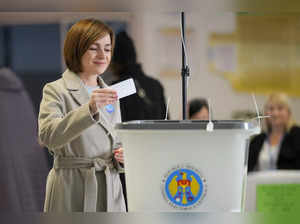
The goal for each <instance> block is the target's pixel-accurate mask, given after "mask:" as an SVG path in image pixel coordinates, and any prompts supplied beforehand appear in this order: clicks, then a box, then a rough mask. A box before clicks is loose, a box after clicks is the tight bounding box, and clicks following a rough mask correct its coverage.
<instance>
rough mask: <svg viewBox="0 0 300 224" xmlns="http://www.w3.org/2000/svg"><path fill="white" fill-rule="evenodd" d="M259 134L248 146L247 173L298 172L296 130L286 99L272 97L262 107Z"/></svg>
mask: <svg viewBox="0 0 300 224" xmlns="http://www.w3.org/2000/svg"><path fill="white" fill-rule="evenodd" d="M264 111H265V115H269V116H270V117H268V118H266V119H265V127H264V131H263V133H261V134H259V135H257V136H255V137H254V138H253V139H252V140H251V143H250V148H249V161H248V171H262V170H276V169H294V170H295V169H300V128H299V127H298V126H297V125H296V124H295V122H294V121H293V118H292V111H291V106H290V103H289V99H288V97H287V96H286V95H285V94H282V93H274V94H271V95H270V96H269V98H268V99H267V101H266V103H265V106H264Z"/></svg>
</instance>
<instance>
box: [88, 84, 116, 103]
mask: <svg viewBox="0 0 300 224" xmlns="http://www.w3.org/2000/svg"><path fill="white" fill-rule="evenodd" d="M117 100H118V95H117V92H116V91H115V90H112V89H108V88H106V89H97V90H94V91H93V93H92V96H91V101H92V103H95V104H96V105H97V106H98V107H101V106H105V105H107V104H113V103H115V102H116V101H117Z"/></svg>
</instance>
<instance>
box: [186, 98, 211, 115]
mask: <svg viewBox="0 0 300 224" xmlns="http://www.w3.org/2000/svg"><path fill="white" fill-rule="evenodd" d="M188 116H189V119H190V120H208V119H209V110H208V103H207V100H206V99H203V98H197V99H193V100H191V101H190V102H189V104H188Z"/></svg>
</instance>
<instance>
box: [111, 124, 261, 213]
mask: <svg viewBox="0 0 300 224" xmlns="http://www.w3.org/2000/svg"><path fill="white" fill-rule="evenodd" d="M207 125H208V121H190V120H182V121H179V120H172V121H168V120H153V121H131V122H124V123H119V124H117V125H116V129H117V132H118V135H119V136H120V138H121V141H122V143H123V147H124V153H125V164H124V165H125V178H126V185H127V197H128V210H129V211H134V212H135V211H139V212H140V211H147V212H148V211H150V212H171V211H175V212H178V211H188V212H192V211H196V212H197V211H201V212H202V211H203V212H240V211H243V209H244V199H245V184H246V178H247V161H248V146H249V138H250V136H251V135H253V134H257V133H259V132H260V127H259V126H257V125H255V124H254V123H249V122H244V121H240V120H216V121H213V129H212V130H209V131H208V129H207V127H208V126H207Z"/></svg>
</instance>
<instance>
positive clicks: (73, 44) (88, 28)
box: [64, 19, 115, 73]
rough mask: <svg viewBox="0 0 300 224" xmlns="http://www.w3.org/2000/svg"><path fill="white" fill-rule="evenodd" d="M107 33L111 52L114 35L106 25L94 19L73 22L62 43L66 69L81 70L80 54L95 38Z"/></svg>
mask: <svg viewBox="0 0 300 224" xmlns="http://www.w3.org/2000/svg"><path fill="white" fill-rule="evenodd" d="M107 34H109V36H110V40H111V46H112V54H113V48H114V44H115V35H114V32H113V31H112V29H111V28H110V27H109V26H108V25H106V24H104V23H103V22H101V21H100V20H96V19H83V20H80V21H78V22H77V23H75V24H74V25H73V26H72V27H71V28H70V30H69V31H68V33H67V36H66V39H65V43H64V58H65V63H66V66H67V67H68V69H70V70H71V71H73V72H74V73H79V72H82V67H81V58H82V56H83V55H84V53H85V52H86V51H87V50H88V48H89V47H90V46H91V45H92V44H93V43H94V42H95V41H96V40H98V39H99V38H102V37H104V36H105V35H107Z"/></svg>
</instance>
